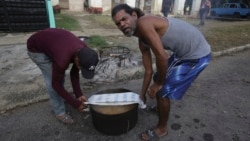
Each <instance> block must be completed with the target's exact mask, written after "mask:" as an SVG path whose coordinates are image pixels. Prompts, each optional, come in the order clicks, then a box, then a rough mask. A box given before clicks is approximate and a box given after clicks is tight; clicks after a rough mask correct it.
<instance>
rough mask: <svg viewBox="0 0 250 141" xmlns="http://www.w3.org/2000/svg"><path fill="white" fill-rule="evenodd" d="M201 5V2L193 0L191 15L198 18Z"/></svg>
mask: <svg viewBox="0 0 250 141" xmlns="http://www.w3.org/2000/svg"><path fill="white" fill-rule="evenodd" d="M200 5H201V0H193V5H192V11H191V15H193V16H197V17H198V13H199V10H200Z"/></svg>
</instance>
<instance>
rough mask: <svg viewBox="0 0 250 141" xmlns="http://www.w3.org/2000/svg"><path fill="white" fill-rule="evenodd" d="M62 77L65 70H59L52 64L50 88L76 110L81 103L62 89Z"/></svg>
mask: <svg viewBox="0 0 250 141" xmlns="http://www.w3.org/2000/svg"><path fill="white" fill-rule="evenodd" d="M64 76H65V70H62V69H60V68H59V67H58V66H57V65H56V64H54V63H53V67H52V87H53V88H54V90H55V91H56V92H57V94H59V95H60V96H61V97H62V98H63V99H64V100H65V101H67V102H68V103H69V104H70V105H72V106H73V107H74V108H78V107H80V106H81V105H82V102H81V101H79V100H77V99H75V98H74V97H72V96H71V95H70V94H69V93H68V92H67V91H66V90H65V88H64V84H63V82H64Z"/></svg>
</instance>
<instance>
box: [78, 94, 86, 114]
mask: <svg viewBox="0 0 250 141" xmlns="http://www.w3.org/2000/svg"><path fill="white" fill-rule="evenodd" d="M77 99H78V100H79V101H81V102H82V104H81V105H80V106H79V107H78V111H79V112H84V111H85V109H86V108H87V107H88V106H87V105H85V104H84V102H87V100H88V99H87V98H86V97H85V96H80V97H78V98H77Z"/></svg>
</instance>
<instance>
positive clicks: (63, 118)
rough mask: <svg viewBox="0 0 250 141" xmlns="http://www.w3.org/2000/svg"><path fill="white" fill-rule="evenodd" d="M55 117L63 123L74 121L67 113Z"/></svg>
mask: <svg viewBox="0 0 250 141" xmlns="http://www.w3.org/2000/svg"><path fill="white" fill-rule="evenodd" d="M56 119H58V120H59V121H61V122H62V123H64V124H72V123H74V120H73V119H72V117H71V116H70V115H69V114H64V115H61V116H56Z"/></svg>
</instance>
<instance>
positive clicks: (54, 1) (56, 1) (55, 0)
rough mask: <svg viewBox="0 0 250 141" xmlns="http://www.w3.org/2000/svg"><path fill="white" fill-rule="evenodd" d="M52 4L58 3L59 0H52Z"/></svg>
mask: <svg viewBox="0 0 250 141" xmlns="http://www.w3.org/2000/svg"><path fill="white" fill-rule="evenodd" d="M51 2H52V6H55V5H59V0H52V1H51Z"/></svg>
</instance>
